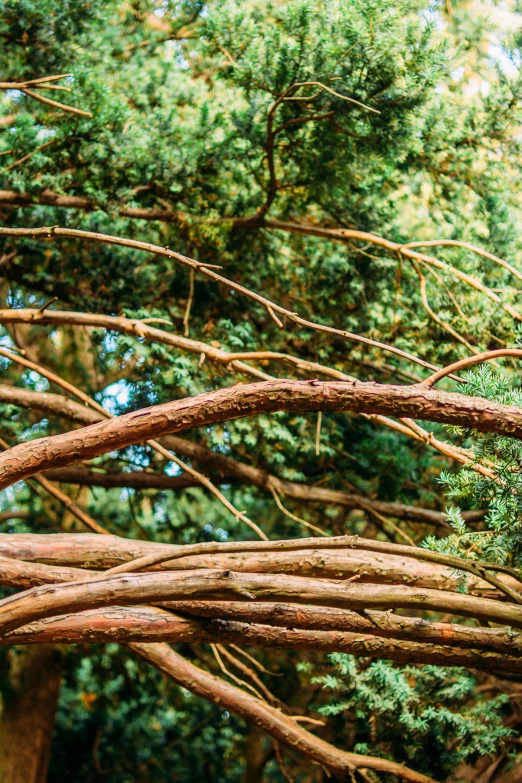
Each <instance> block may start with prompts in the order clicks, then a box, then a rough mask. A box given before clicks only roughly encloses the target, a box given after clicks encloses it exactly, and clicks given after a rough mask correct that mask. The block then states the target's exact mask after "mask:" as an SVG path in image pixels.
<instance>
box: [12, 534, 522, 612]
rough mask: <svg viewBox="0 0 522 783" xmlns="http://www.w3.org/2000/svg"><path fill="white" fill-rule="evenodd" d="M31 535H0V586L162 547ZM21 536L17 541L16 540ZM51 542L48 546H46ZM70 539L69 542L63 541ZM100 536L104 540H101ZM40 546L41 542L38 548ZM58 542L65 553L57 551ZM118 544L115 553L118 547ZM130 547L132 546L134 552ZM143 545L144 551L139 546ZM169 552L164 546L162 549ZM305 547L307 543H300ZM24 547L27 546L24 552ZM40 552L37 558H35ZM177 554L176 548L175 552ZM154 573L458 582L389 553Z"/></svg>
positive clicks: (476, 583) (183, 564) (243, 558)
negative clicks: (197, 571)
mask: <svg viewBox="0 0 522 783" xmlns="http://www.w3.org/2000/svg"><path fill="white" fill-rule="evenodd" d="M30 536H31V534H21V536H20V537H21V538H22V543H21V544H19V545H18V546H17V542H16V540H15V541H13V539H14V538H15V534H7V535H6V534H3V535H2V534H0V585H5V586H9V587H23V588H25V589H27V588H29V587H35V586H37V585H43V584H48V583H54V582H67V581H75V580H78V579H82V578H83V577H85V576H87V575H88V574H89V573H90V574H92V575H93V576H94V575H95V574H96V571H92V570H87V569H83V570H82V568H71V567H70V566H69V564H68V562H67V561H73V563H74V564H75V565H77V566H78V565H79V566H84V565H85V564H88V565H89V566H90V567H91V568H100V567H102V568H103V567H107V566H108V565H115V562H116V563H117V562H121V560H120V561H118V560H116V556H117V555H118V554H119V555H120V556H121V555H123V554H125V555H127V560H128V559H131V560H132V559H133V558H132V557H129V556H130V555H131V554H132V555H134V557H139V556H140V555H146V554H147V553H148V552H151V553H152V552H154V551H158V550H159V551H160V552H161V548H162V545H161V544H156V545H155V544H152V543H149V542H143V541H129V542H128V543H127V544H126V543H125V539H118V538H116V536H110V537H109V538H110V540H109V546H108V547H103V546H99V547H97V546H96V545H97V542H98V540H99V539H98V537H96V538H94V540H92V539H88V540H85V539H87V538H88V536H89V534H81V533H80V534H66V536H65V539H64V537H63V536H62V537H61V541H56V543H55V548H54V550H53V539H55V538H59V537H60V534H56V535H54V536H53V535H50V536H38V535H36V536H33V537H32V538H33V539H34V538H36V539H38V541H37V543H36V546H35V549H34V550H33V553H32V554H30V552H29V544H28V543H27V544H26V543H24V537H25V540H27V538H29V537H30ZM20 537H16V538H17V540H18V541H19V540H20ZM49 538H51V541H49ZM68 538H69V539H73V540H71V541H70V543H69V542H68V541H67V539H68ZM106 538H108V537H105V536H104V539H103V540H104V541H105V540H106ZM40 542H41V543H40ZM62 542H63V544H65V545H66V546H67V545H68V546H69V549H68V550H66V551H65V552H63V551H62V545H63V544H62ZM119 542H121V546H120V549H119V551H118V545H119ZM133 545H134V547H133ZM140 545H143V546H140ZM163 546H164V551H165V549H166V551H167V553H168V551H169V550H168V548H167V547H168V545H163ZM303 546H306V539H305V540H304V542H303ZM24 547H26V548H25V549H24ZM39 550H40V556H39V557H35V555H37V554H38V551H39ZM178 552H179V549H178ZM20 557H25V558H26V559H27V560H34V559H39V560H44V561H45V562H47V563H55V564H56V563H59V564H63V563H64V562H66V563H67V565H65V566H64V565H41V564H34V563H28V562H25V561H24V560H20V559H17V558H20ZM157 568H160V569H162V570H166V571H167V570H168V571H184V570H187V569H196V568H202V569H203V568H204V569H208V568H222V569H225V570H227V569H228V570H231V571H237V572H240V573H265V574H289V575H295V576H310V577H320V578H328V579H351V578H353V577H356V578H357V579H358V580H359V582H373V583H379V584H395V585H409V586H416V587H429V588H433V589H438V590H455V589H456V588H457V586H458V584H459V580H458V578H457V577H456V576H455V574H454V572H453V570H452V569H451V568H449V567H445V566H441V565H438V564H432V563H425V562H421V561H419V560H415V559H414V558H411V557H403V556H400V555H393V554H378V555H376V554H374V553H373V552H369V551H365V550H361V549H356V550H354V549H339V550H327V549H322V550H321V549H313V548H310V549H302V550H298V551H297V552H296V551H287V552H285V551H282V552H277V551H276V552H244V553H228V554H227V553H223V554H221V553H219V552H217V553H214V554H208V555H193V556H188V557H183V558H179V559H178V560H170V561H167V562H164V563H160V564H159V565H158V566H157ZM502 580H503V582H505V583H506V584H510V585H511V587H513V588H514V589H516V590H518V591H519V592H520V591H522V585H521V584H520V583H518V582H516V581H515V580H513V579H511V578H510V577H508V576H503V577H502ZM467 590H468V592H469V593H470V594H472V595H482V596H484V597H487V598H497V599H498V598H501V597H502V595H501V594H500V593H499V592H498V591H497V590H494V589H493V588H492V587H491V586H489V585H488V584H487V583H486V582H484V581H483V580H481V579H478V578H476V577H474V576H471V577H470V578H469V580H468V583H467Z"/></svg>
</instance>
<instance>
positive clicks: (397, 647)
mask: <svg viewBox="0 0 522 783" xmlns="http://www.w3.org/2000/svg"><path fill="white" fill-rule="evenodd" d="M205 606H209V607H210V611H211V608H212V603H210V604H207V605H205ZM293 609H294V611H293V614H294V616H296V617H297V618H299V609H300V608H299V607H293ZM309 609H311V610H312V614H313V613H314V612H319V613H320V610H316V609H315V608H312V607H304V612H303V614H304V616H306V615H307V611H308V610H309ZM287 613H288V616H289V617H290V615H291V613H292V612H291V611H290V612H287ZM229 614H230V610H229ZM267 614H268V613H267ZM340 614H344V613H340ZM383 614H385V613H383V612H381V613H378V612H373V613H372V618H373V619H375V618H376V617H377V616H382V615H383ZM279 619H281V616H279ZM302 622H303V620H302V618H301V624H302ZM469 630H471V629H469ZM433 635H434V636H435V634H433ZM441 636H442V634H441V632H440V631H439V643H433V642H432V641H423V642H421V643H419V642H416V641H412V640H411V639H406V640H404V639H396V638H392V637H385V636H384V635H383V634H379V633H373V632H372V629H371V623H370V630H369V631H365V632H362V633H361V632H359V633H357V632H355V633H354V632H353V631H346V630H340V629H339V628H335V629H333V630H318V629H315V628H313V629H310V628H305V629H300V628H290V627H284V626H282V625H274V624H272V623H270V622H268V623H264V624H261V623H256V622H252V620H251V619H250V620H248V621H247V622H243V621H239V620H233V619H223V618H221V617H220V618H217V619H198V618H194V617H186V616H183V615H178V614H174V613H173V612H172V611H165V609H163V608H159V607H146V606H139V607H111V608H109V609H104V610H100V609H95V610H90V611H85V612H79V613H77V614H65V615H61V616H58V617H52V618H49V619H45V620H39V621H37V622H34V623H29V624H28V625H25V626H23V627H21V628H18V629H17V630H15V631H14V632H13V633H10V634H8V635H7V636H4V637H2V638H0V645H6V644H44V643H48V642H54V643H60V644H84V643H86V642H88V643H89V644H95V643H102V644H103V643H107V642H115V641H117V642H118V643H125V642H136V641H140V642H163V641H166V642H169V643H171V644H181V643H183V644H194V643H198V644H200V643H205V644H209V643H210V644H214V643H217V644H234V643H235V644H241V645H242V646H245V645H252V646H256V647H279V648H283V649H289V650H303V649H304V650H317V651H322V652H346V653H349V654H351V655H357V656H363V657H370V658H385V659H389V660H393V661H396V662H398V663H419V664H432V665H436V666H468V667H473V668H476V669H479V670H484V671H498V672H509V673H510V674H520V673H522V657H521V656H520V652H521V649H522V648H521V646H520V634H519V635H517V636H518V639H517V641H518V643H514V644H513V645H512V647H511V650H509V651H507V652H506V651H503V652H500V653H499V652H497V651H495V650H492V649H485V648H482V649H479V650H477V649H473V648H471V643H470V642H468V645H467V646H466V647H461V646H458V645H457V640H456V638H453V639H452V642H453V644H452V645H449V644H448V643H447V642H445V641H444V640H441ZM469 636H471V634H469ZM504 636H507V634H504Z"/></svg>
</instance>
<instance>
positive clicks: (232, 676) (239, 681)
mask: <svg viewBox="0 0 522 783" xmlns="http://www.w3.org/2000/svg"><path fill="white" fill-rule="evenodd" d="M210 649H211V650H212V652H213V653H214V658H215V659H216V661H217V662H218V666H219V668H220V669H221V671H222V672H223V674H226V675H228V677H230V679H231V680H234V682H237V684H238V685H243V686H244V687H245V688H248V690H249V691H252V693H254V694H255V695H256V696H257V698H258V699H261V701H265V699H263V697H262V696H261V694H260V693H259V691H258V690H257V688H254V686H253V685H250V683H249V682H245V681H244V680H242V679H241V677H236V675H235V674H232V672H230V671H229V670H228V669H227V667H226V666H225V664H224V663H223V660H222V658H221V655H220V654H219V650H218V648H217V645H216V644H211V645H210Z"/></svg>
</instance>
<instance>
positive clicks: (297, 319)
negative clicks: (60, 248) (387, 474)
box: [0, 221, 522, 371]
mask: <svg viewBox="0 0 522 783" xmlns="http://www.w3.org/2000/svg"><path fill="white" fill-rule="evenodd" d="M273 222H274V221H270V223H273ZM267 227H270V225H269V223H267ZM0 236H28V237H31V238H33V239H36V238H37V237H42V238H46V239H49V238H52V237H53V236H63V237H70V238H77V239H83V240H87V241H95V242H103V243H105V244H109V245H117V246H119V247H133V248H136V249H137V250H144V251H145V252H147V253H153V254H154V255H159V256H165V257H167V258H172V259H174V260H176V261H178V262H179V263H181V264H183V265H184V266H187V267H189V268H192V269H195V270H197V271H199V272H200V273H201V274H203V275H205V277H208V278H210V279H211V280H214V281H215V282H216V283H219V284H222V285H225V286H226V287H227V288H233V289H234V290H235V291H237V292H238V293H240V294H242V295H243V296H246V297H247V298H249V299H251V300H252V301H255V302H258V303H259V304H261V305H262V306H263V307H265V308H266V309H267V311H268V312H269V313H270V311H272V312H271V315H272V317H274V316H275V314H276V313H279V315H283V316H285V318H288V319H289V320H290V321H292V322H293V323H295V324H298V325H299V326H304V327H306V328H309V329H314V330H316V331H319V332H326V333H327V334H337V335H340V336H341V337H344V338H345V339H348V340H352V341H354V342H358V343H361V344H363V345H368V346H371V347H373V348H380V349H381V350H384V351H389V352H390V353H394V354H395V355H397V356H400V357H401V358H403V359H408V360H409V361H412V362H415V363H416V364H419V365H420V366H421V367H426V368H427V369H429V370H434V371H437V370H438V369H439V367H436V366H435V365H433V364H431V363H430V362H426V361H424V360H423V359H420V358H419V357H418V356H414V355H413V354H410V353H408V352H407V351H403V350H401V349H400V348H396V347H395V346H393V345H388V344H386V343H381V342H379V341H377V340H371V339H370V338H368V337H363V336H362V335H358V334H354V333H353V332H348V331H345V330H343V329H337V328H336V327H333V326H327V325H325V324H318V323H315V322H314V321H309V320H307V319H306V318H301V316H299V315H298V314H297V313H295V312H292V311H291V310H288V309H287V308H285V307H282V306H281V305H278V304H276V303H275V302H271V301H270V300H268V299H266V298H265V297H264V296H261V294H258V293H256V292H255V291H251V290H250V289H249V288H246V287H245V286H242V285H241V284H239V283H235V282H233V281H232V280H229V279H228V278H226V277H223V276H222V275H219V274H217V273H216V272H214V271H213V270H212V269H209V268H208V267H206V266H203V265H202V264H200V263H199V262H198V261H195V260H194V259H192V258H188V257H187V256H184V255H182V254H181V253H176V252H175V251H173V250H169V249H167V248H164V247H160V246H158V245H153V244H151V243H149V242H140V241H138V240H134V239H125V238H122V237H116V236H111V235H110V234H100V233H96V232H93V231H82V230H80V229H71V228H61V227H59V226H44V227H42V228H7V227H0ZM371 236H372V235H370V237H371ZM394 247H396V245H395V244H394ZM410 252H411V253H412V254H413V253H414V251H410ZM416 255H417V256H420V254H418V253H417V254H416ZM426 258H429V257H428V256H426ZM477 285H480V284H478V283H477ZM488 290H489V289H488ZM491 296H493V297H495V300H494V301H497V300H498V301H499V302H500V299H499V297H498V296H496V294H493V293H492V294H491ZM506 307H508V305H506ZM511 310H513V308H511ZM518 316H519V320H522V314H518ZM276 323H278V326H282V323H280V322H279V319H277V320H276Z"/></svg>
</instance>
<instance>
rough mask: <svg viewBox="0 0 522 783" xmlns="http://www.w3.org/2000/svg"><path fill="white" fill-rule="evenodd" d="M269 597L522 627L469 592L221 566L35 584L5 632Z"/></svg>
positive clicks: (6, 612)
mask: <svg viewBox="0 0 522 783" xmlns="http://www.w3.org/2000/svg"><path fill="white" fill-rule="evenodd" d="M231 598H232V599H235V600H238V599H239V600H241V599H243V600H247V601H257V600H264V601H269V602H270V603H272V602H274V603H277V602H280V601H283V602H292V603H301V604H316V605H319V606H333V607H339V608H345V609H351V610H355V611H361V610H363V611H365V610H366V609H369V608H375V609H406V608H409V609H413V610H419V609H420V610H424V611H434V612H449V613H450V614H454V615H457V616H461V617H473V618H475V619H478V620H480V621H486V622H493V623H497V624H499V625H510V626H512V627H513V628H519V629H520V628H522V607H521V606H519V605H516V604H510V603H501V602H500V601H492V600H490V599H488V598H480V597H476V596H471V595H465V594H462V593H450V592H447V591H442V590H431V589H428V588H424V589H421V588H415V587H404V586H400V587H390V586H388V585H376V584H356V583H353V582H352V583H348V584H347V583H346V582H339V581H334V580H330V579H309V578H305V577H296V576H286V575H284V576H283V575H280V574H277V575H273V574H241V573H237V572H234V571H227V570H225V571H220V570H217V569H214V570H212V569H208V570H204V571H203V570H199V571H178V572H149V573H137V574H136V573H125V574H115V575H107V574H103V575H101V576H99V577H91V578H88V579H83V580H80V581H77V582H68V583H66V584H60V585H52V586H49V585H46V586H43V587H34V588H31V589H30V590H27V591H25V592H24V593H19V594H17V595H14V596H10V597H8V598H5V599H3V600H2V601H0V633H2V634H7V633H9V632H10V631H13V630H15V629H16V628H20V627H21V626H23V625H26V624H27V623H29V622H32V621H33V620H41V619H44V618H45V617H52V616H54V615H57V614H61V613H63V612H79V611H83V610H84V609H96V608H100V607H103V606H110V605H113V606H114V605H118V606H132V605H137V604H142V603H158V602H164V601H173V600H174V601H180V600H181V601H183V600H186V599H189V600H220V599H222V600H227V599H231Z"/></svg>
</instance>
